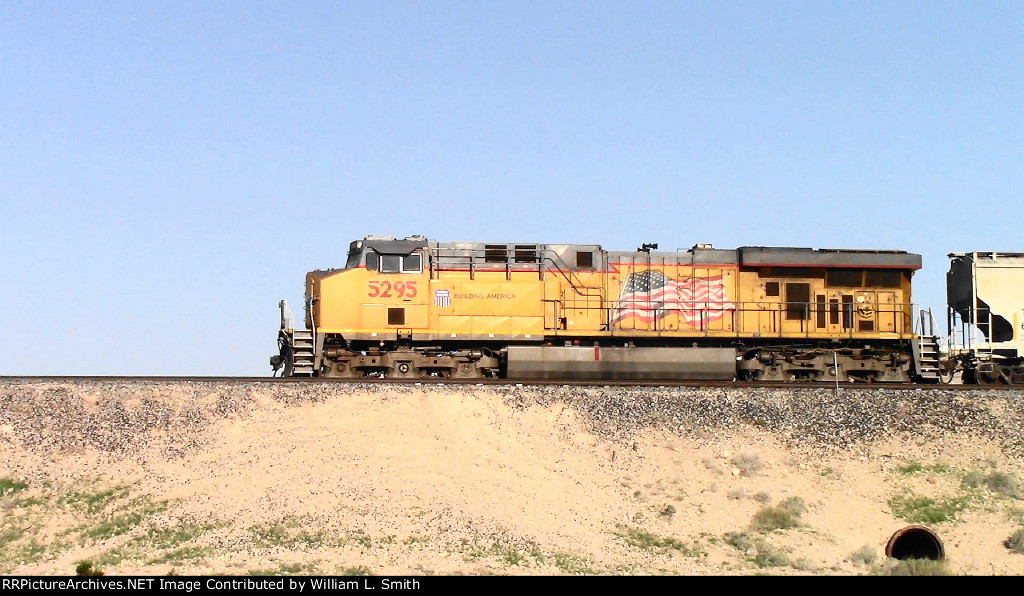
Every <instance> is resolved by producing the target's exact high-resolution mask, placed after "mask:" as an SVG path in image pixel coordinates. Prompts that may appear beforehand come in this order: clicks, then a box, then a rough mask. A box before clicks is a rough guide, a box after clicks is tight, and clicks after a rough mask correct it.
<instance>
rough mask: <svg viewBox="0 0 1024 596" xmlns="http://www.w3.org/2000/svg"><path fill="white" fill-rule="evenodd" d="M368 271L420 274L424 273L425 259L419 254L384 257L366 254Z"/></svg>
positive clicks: (370, 253)
mask: <svg viewBox="0 0 1024 596" xmlns="http://www.w3.org/2000/svg"><path fill="white" fill-rule="evenodd" d="M366 269H367V270H368V271H380V272H381V273H419V272H421V271H423V257H422V256H421V255H420V254H419V253H413V254H411V255H382V254H378V253H376V252H372V251H371V252H368V253H366Z"/></svg>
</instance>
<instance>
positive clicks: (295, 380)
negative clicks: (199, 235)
mask: <svg viewBox="0 0 1024 596" xmlns="http://www.w3.org/2000/svg"><path fill="white" fill-rule="evenodd" d="M4 381H18V382H51V381H112V382H125V383H131V382H139V383H154V382H169V383H200V382H201V383H267V384H286V385H295V384H299V385H302V384H306V385H318V384H323V383H340V384H353V383H369V384H377V385H513V386H524V387H529V386H553V385H562V386H566V387H705V388H707V387H720V388H729V389H765V388H768V389H834V388H837V387H838V388H839V389H841V390H854V391H861V390H871V389H892V390H904V391H916V390H929V389H942V390H946V391H965V392H969V391H981V390H986V391H987V390H995V391H1012V390H1024V386H1020V385H961V384H956V385H943V384H918V383H851V382H841V383H838V384H837V383H834V382H824V381H820V382H795V381H794V382H783V381H770V382H766V381H760V382H756V381H755V382H749V381H658V380H640V381H638V380H621V381H615V380H597V381H575V382H566V381H564V380H545V379H452V378H441V377H429V378H419V379H384V378H376V377H362V378H356V379H350V378H332V377H315V378H310V377H220V376H121V375H116V376H100V375H63V376H0V382H4Z"/></svg>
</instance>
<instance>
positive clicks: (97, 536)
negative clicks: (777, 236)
mask: <svg viewBox="0 0 1024 596" xmlns="http://www.w3.org/2000/svg"><path fill="white" fill-rule="evenodd" d="M1022 405H1024V404H1022V398H1021V396H1020V395H1019V394H1018V393H1016V392H996V391H988V392H986V391H977V392H974V393H972V394H970V396H969V397H965V396H964V395H962V394H958V393H953V392H949V391H943V390H933V391H903V390H893V389H872V390H869V391H856V392H855V391H844V392H842V393H841V394H839V395H836V393H835V392H834V390H830V389H814V390H776V389H762V390H753V391H751V390H740V389H702V388H683V389H679V388H645V389H628V388H611V387H594V388H568V389H567V388H554V387H529V386H527V387H521V386H503V387H485V386H440V387H437V386H399V387H396V386H386V385H377V384H359V385H340V384H273V383H261V382H237V383H228V382H214V381H202V382H185V381H160V382H126V381H125V382H115V381H94V380H77V381H46V380H18V379H6V380H3V379H0V573H3V574H17V575H43V574H60V575H67V574H73V573H74V570H75V568H76V566H77V565H78V564H79V563H81V562H83V561H87V562H89V563H91V564H92V565H93V567H94V568H98V569H100V570H102V571H103V572H104V573H106V574H108V575H111V574H144V575H163V574H168V573H175V574H180V575H209V574H289V573H292V574H301V575H344V574H373V575H455V574H472V575H478V574H508V575H522V574H542V575H554V574H558V575H561V574H631V575H639V574H643V575H648V574H700V575H709V574H710V575H725V574H729V575H738V574H739V575H742V574H755V573H768V574H786V575H793V574H805V575H864V574H870V573H877V572H879V571H880V570H883V569H885V567H886V565H891V564H892V561H889V560H887V559H886V557H885V546H886V543H887V542H888V540H889V538H890V536H892V535H893V533H894V532H897V531H898V530H901V529H902V528H906V527H907V526H910V525H912V524H921V525H925V526H927V527H928V528H929V529H930V530H932V531H933V532H934V533H935V535H936V536H938V537H939V539H940V540H941V542H942V545H943V547H944V552H945V562H946V564H947V565H948V568H949V570H950V571H951V572H953V573H956V574H971V575H990V574H995V575H1007V574H1015V575H1016V574H1024V554H1020V553H1018V552H1015V551H1013V550H1011V549H1009V548H1007V546H1005V545H1004V542H1005V541H1006V540H1007V539H1008V538H1009V537H1010V536H1011V535H1012V534H1014V533H1015V532H1016V531H1018V530H1020V529H1021V528H1022V527H1024V501H1022V500H1021V498H1020V487H1019V486H1017V484H1016V483H1017V482H1018V479H1020V478H1022V477H1024V408H1022ZM780 504H784V507H783V509H785V508H786V507H788V511H789V512H790V513H789V515H788V516H785V515H781V514H780V515H777V516H776V518H773V519H782V520H785V521H788V522H791V523H793V524H795V525H794V526H793V527H783V528H779V527H777V526H778V525H785V521H782V522H777V523H775V524H773V523H771V522H766V521H765V520H766V519H768V518H769V514H770V513H772V512H774V513H776V514H779V508H778V506H779V505H780Z"/></svg>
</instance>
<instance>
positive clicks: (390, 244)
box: [271, 236, 938, 382]
mask: <svg viewBox="0 0 1024 596" xmlns="http://www.w3.org/2000/svg"><path fill="white" fill-rule="evenodd" d="M920 267H921V257H920V255H916V254H910V253H907V252H904V251H894V250H812V249H808V248H780V247H741V248H737V249H732V250H722V249H716V248H713V247H712V246H711V245H706V244H698V245H696V246H694V247H693V248H691V249H690V250H685V251H684V250H677V251H672V252H667V251H658V250H657V245H647V244H645V245H643V246H641V247H640V248H638V249H637V250H635V251H607V250H604V249H602V248H601V247H600V246H598V245H587V244H527V243H476V242H452V243H443V242H436V241H433V240H428V239H427V238H424V237H422V236H412V237H407V238H403V239H399V238H394V237H390V236H368V237H366V238H364V239H362V240H357V241H355V242H352V244H351V245H350V248H349V253H348V261H347V263H346V264H345V267H344V268H342V269H329V270H317V271H313V272H310V273H308V274H307V275H306V304H305V328H304V329H298V328H295V325H294V323H293V318H292V315H291V313H290V311H289V309H288V306H287V304H286V303H285V302H284V301H282V302H281V304H280V306H281V329H280V332H279V336H278V344H279V348H280V353H279V354H277V355H275V356H273V357H272V358H271V364H272V365H273V366H274V369H275V371H277V370H278V369H282V368H283V374H284V375H285V376H326V377H389V378H392V377H397V378H418V377H452V378H484V377H508V378H522V379H539V378H543V379H580V380H585V379H665V380H671V379H734V378H739V379H745V380H757V379H762V380H822V381H836V380H864V381H896V382H899V381H909V380H933V379H937V378H938V374H937V371H936V366H937V362H936V360H937V346H936V345H935V340H934V338H932V337H923V336H920V335H917V334H915V333H914V330H913V321H914V312H913V305H912V304H911V276H912V275H913V273H914V271H916V270H918V269H920Z"/></svg>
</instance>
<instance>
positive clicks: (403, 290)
mask: <svg viewBox="0 0 1024 596" xmlns="http://www.w3.org/2000/svg"><path fill="white" fill-rule="evenodd" d="M369 283H370V291H369V292H368V293H367V294H366V295H367V296H369V297H370V298H377V297H380V298H412V297H414V296H415V295H416V282H414V281H396V282H395V283H391V282H390V281H371V282H369Z"/></svg>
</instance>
